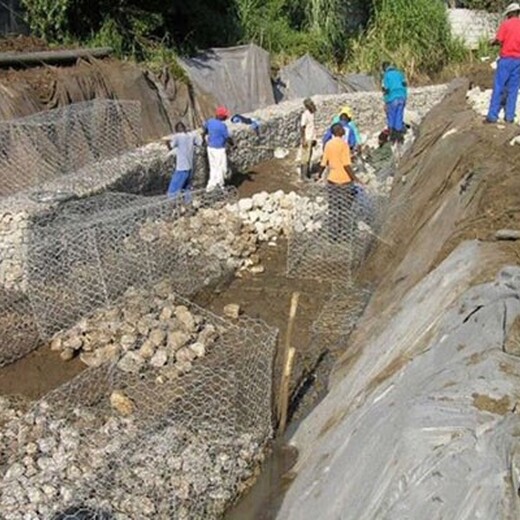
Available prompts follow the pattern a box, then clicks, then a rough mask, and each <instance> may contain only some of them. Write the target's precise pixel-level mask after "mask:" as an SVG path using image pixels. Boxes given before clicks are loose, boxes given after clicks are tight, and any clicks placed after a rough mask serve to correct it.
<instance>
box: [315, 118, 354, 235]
mask: <svg viewBox="0 0 520 520" xmlns="http://www.w3.org/2000/svg"><path fill="white" fill-rule="evenodd" d="M332 135H333V136H334V137H333V138H332V139H331V140H330V141H329V142H328V143H327V144H326V145H325V150H324V151H323V158H322V161H321V168H322V170H321V177H322V179H323V180H325V182H326V186H327V193H328V198H329V232H330V234H331V235H332V236H331V238H332V239H333V240H337V239H338V237H339V235H340V233H341V231H342V229H343V228H346V226H347V225H348V218H349V215H348V212H349V209H350V207H351V206H352V203H353V202H354V198H355V195H356V189H355V186H354V183H355V182H357V183H360V181H359V179H358V178H357V177H356V175H355V173H354V170H353V169H352V158H351V156H350V149H349V146H348V144H347V143H346V142H345V140H344V139H343V136H344V135H345V129H344V128H343V126H342V125H341V124H339V123H338V124H335V125H333V126H332ZM326 170H328V172H327V175H326V177H324V174H325V171H326Z"/></svg>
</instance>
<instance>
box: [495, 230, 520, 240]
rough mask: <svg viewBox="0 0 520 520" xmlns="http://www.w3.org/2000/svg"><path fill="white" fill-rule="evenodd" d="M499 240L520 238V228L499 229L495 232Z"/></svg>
mask: <svg viewBox="0 0 520 520" xmlns="http://www.w3.org/2000/svg"><path fill="white" fill-rule="evenodd" d="M495 238H496V239H497V240H520V230H516V229H499V230H498V231H497V232H496V233H495Z"/></svg>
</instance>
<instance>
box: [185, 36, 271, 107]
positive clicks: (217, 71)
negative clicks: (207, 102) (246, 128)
mask: <svg viewBox="0 0 520 520" xmlns="http://www.w3.org/2000/svg"><path fill="white" fill-rule="evenodd" d="M181 63H182V65H183V66H184V68H185V69H186V72H187V74H188V76H189V77H190V80H191V81H192V83H193V84H194V85H195V87H196V88H197V90H199V91H201V92H204V93H209V94H212V95H213V97H214V98H215V99H216V101H217V103H218V104H222V105H226V106H227V108H228V109H229V110H230V111H231V112H233V113H235V112H237V113H245V112H252V111H253V110H256V109H257V108H262V107H265V106H268V105H272V104H274V95H273V88H272V85H271V76H270V74H271V61H270V58H269V53H268V52H267V51H265V50H263V49H261V48H260V47H258V46H256V45H252V44H251V45H243V46H239V47H229V48H225V49H208V50H207V51H204V52H203V53H201V54H199V55H198V56H195V57H194V58H188V59H183V60H181Z"/></svg>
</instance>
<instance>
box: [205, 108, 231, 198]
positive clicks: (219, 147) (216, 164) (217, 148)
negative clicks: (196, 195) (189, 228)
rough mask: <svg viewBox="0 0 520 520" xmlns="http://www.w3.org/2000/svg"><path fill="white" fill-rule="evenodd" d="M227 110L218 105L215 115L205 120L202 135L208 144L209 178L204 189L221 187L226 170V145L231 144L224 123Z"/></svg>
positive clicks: (229, 135) (227, 115)
mask: <svg viewBox="0 0 520 520" xmlns="http://www.w3.org/2000/svg"><path fill="white" fill-rule="evenodd" d="M228 117H229V111H228V109H227V108H225V107H218V108H217V110H216V112H215V117H214V118H211V119H209V120H208V121H206V123H205V124H204V127H203V135H204V137H206V142H207V145H208V162H209V180H208V185H207V186H206V191H208V192H209V191H212V190H214V189H215V188H223V187H224V183H225V180H226V176H227V171H228V161H227V150H226V147H227V146H228V145H230V146H233V139H232V138H231V134H230V132H229V130H228V127H227V125H226V123H225V121H226V119H228Z"/></svg>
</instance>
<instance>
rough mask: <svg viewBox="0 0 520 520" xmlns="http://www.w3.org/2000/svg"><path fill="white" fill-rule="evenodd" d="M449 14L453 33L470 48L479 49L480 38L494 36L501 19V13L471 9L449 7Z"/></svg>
mask: <svg viewBox="0 0 520 520" xmlns="http://www.w3.org/2000/svg"><path fill="white" fill-rule="evenodd" d="M448 16H449V20H450V24H451V30H452V33H453V35H454V36H456V37H458V38H461V39H462V40H463V41H464V42H465V43H466V45H467V47H468V48H470V49H477V48H478V44H479V41H480V40H483V39H490V38H492V37H493V36H494V35H495V33H496V30H497V27H498V25H499V23H500V20H501V16H500V14H497V13H488V12H486V11H473V10H471V9H448Z"/></svg>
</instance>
